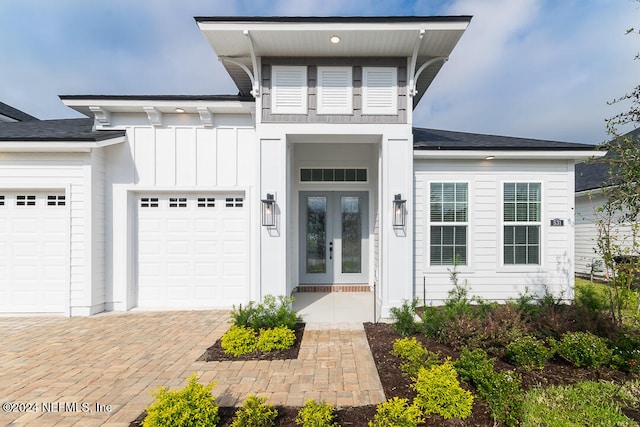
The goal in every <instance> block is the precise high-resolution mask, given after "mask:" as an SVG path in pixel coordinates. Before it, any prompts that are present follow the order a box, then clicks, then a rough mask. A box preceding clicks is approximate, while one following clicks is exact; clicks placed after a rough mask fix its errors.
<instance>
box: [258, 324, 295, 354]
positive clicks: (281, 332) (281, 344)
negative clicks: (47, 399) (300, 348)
mask: <svg viewBox="0 0 640 427" xmlns="http://www.w3.org/2000/svg"><path fill="white" fill-rule="evenodd" d="M295 342H296V333H295V332H294V331H293V329H289V328H287V327H286V326H277V327H275V328H273V329H261V330H260V336H259V337H258V342H257V348H258V350H260V351H262V352H265V353H267V352H270V351H274V350H286V349H288V348H290V347H291V346H293V344H295Z"/></svg>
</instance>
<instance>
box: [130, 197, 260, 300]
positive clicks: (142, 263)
mask: <svg viewBox="0 0 640 427" xmlns="http://www.w3.org/2000/svg"><path fill="white" fill-rule="evenodd" d="M141 197H142V198H141V199H140V201H139V202H138V224H139V226H138V262H139V267H138V305H139V306H141V307H165V306H167V307H184V308H197V307H230V306H231V305H232V304H237V303H241V302H244V301H245V300H246V296H247V295H248V262H247V260H248V244H247V238H248V237H247V235H246V232H245V230H247V229H248V226H247V221H248V215H247V209H246V207H244V206H242V205H243V203H242V201H243V200H244V198H243V197H240V195H238V196H233V198H232V200H233V202H230V203H225V202H224V201H225V199H226V197H227V195H219V194H197V193H194V194H186V195H172V194H164V195H162V194H159V195H153V196H148V195H143V196H141ZM229 197H231V196H229ZM145 198H146V199H150V198H157V200H158V202H157V207H155V208H150V207H148V206H147V207H145V205H144V203H142V201H143V200H144V199H145ZM174 200H179V202H175V201H174ZM176 203H178V204H181V206H179V207H174V206H173V205H175V204H176ZM226 263H230V264H231V266H230V267H228V268H225V264H226ZM150 266H154V267H151V268H150ZM157 266H162V269H161V268H157ZM159 271H160V273H158V272H159ZM227 288H230V289H233V291H232V292H228V291H227ZM151 289H153V291H151Z"/></svg>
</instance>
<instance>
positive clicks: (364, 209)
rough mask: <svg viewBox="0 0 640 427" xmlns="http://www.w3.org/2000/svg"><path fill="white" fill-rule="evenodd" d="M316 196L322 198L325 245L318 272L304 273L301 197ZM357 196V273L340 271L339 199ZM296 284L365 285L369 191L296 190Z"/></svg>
mask: <svg viewBox="0 0 640 427" xmlns="http://www.w3.org/2000/svg"><path fill="white" fill-rule="evenodd" d="M309 196H317V197H324V198H325V212H326V214H325V248H324V252H325V253H324V265H325V269H324V272H322V273H320V272H319V273H307V272H306V261H307V245H306V236H307V231H306V229H305V227H306V225H307V221H306V218H307V203H306V202H305V198H306V197H309ZM349 196H355V197H360V200H361V202H360V203H359V205H360V206H359V213H360V220H361V230H360V232H361V237H360V240H361V246H360V247H361V260H360V272H359V273H343V272H342V266H343V264H342V227H341V226H342V209H341V205H342V198H343V197H349ZM298 200H299V234H298V236H299V237H298V239H299V248H300V250H299V258H298V270H299V283H300V284H301V285H305V284H355V283H358V284H367V283H369V270H370V268H369V267H370V266H369V191H368V190H355V191H331V190H327V191H300V192H299V199H298Z"/></svg>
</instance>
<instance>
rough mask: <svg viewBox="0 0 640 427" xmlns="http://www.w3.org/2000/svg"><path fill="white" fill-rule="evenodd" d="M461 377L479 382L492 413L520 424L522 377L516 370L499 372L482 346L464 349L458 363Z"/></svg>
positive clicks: (504, 419)
mask: <svg viewBox="0 0 640 427" xmlns="http://www.w3.org/2000/svg"><path fill="white" fill-rule="evenodd" d="M455 366H456V368H457V369H458V372H459V373H460V378H461V379H462V380H463V381H469V382H471V383H473V384H474V385H475V386H476V389H477V390H478V394H479V395H480V396H481V397H482V398H483V399H484V400H486V402H487V404H488V405H489V407H490V409H491V416H492V417H493V418H494V419H495V420H496V421H500V422H503V423H505V424H506V425H507V426H514V425H517V424H518V421H519V420H520V418H521V416H522V394H523V392H522V389H521V384H522V378H521V377H520V375H518V374H517V373H516V372H512V371H505V372H496V371H495V370H494V359H490V358H489V357H488V356H487V353H486V352H485V351H483V350H481V349H475V350H473V351H469V350H467V349H465V350H463V351H462V353H461V354H460V359H458V360H457V361H456V363H455Z"/></svg>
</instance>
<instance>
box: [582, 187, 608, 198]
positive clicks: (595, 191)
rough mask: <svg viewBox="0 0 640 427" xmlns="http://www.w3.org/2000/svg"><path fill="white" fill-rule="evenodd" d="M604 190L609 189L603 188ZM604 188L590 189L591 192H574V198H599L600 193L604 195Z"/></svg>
mask: <svg viewBox="0 0 640 427" xmlns="http://www.w3.org/2000/svg"><path fill="white" fill-rule="evenodd" d="M604 188H609V187H604ZM604 188H603V187H599V188H592V189H591V190H582V191H576V197H587V196H589V197H591V196H599V195H601V194H602V193H604Z"/></svg>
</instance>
